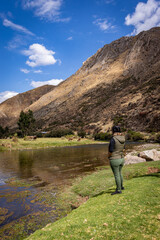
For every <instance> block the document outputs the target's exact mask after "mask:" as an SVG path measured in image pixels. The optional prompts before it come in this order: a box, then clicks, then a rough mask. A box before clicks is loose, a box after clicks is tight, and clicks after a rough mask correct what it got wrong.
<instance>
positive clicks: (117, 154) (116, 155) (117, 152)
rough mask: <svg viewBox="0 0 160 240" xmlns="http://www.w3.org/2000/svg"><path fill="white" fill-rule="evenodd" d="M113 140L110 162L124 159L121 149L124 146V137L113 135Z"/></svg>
mask: <svg viewBox="0 0 160 240" xmlns="http://www.w3.org/2000/svg"><path fill="white" fill-rule="evenodd" d="M113 139H114V141H115V144H114V149H113V152H112V155H111V157H110V160H112V159H120V158H124V154H123V149H124V144H125V137H124V136H123V135H121V134H120V135H119V134H118V135H114V136H113Z"/></svg>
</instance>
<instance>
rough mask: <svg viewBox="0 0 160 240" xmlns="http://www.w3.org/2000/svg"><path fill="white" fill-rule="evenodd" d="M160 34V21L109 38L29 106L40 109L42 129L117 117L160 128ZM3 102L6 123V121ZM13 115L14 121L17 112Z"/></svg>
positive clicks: (130, 124)
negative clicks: (127, 34) (135, 32)
mask: <svg viewBox="0 0 160 240" xmlns="http://www.w3.org/2000/svg"><path fill="white" fill-rule="evenodd" d="M159 39H160V28H159V27H157V28H153V29H151V30H149V31H145V32H141V33H140V34H138V35H137V36H135V37H122V38H120V39H118V40H116V41H114V42H112V43H111V44H106V45H105V46H104V47H103V48H101V49H99V50H98V51H97V53H96V54H95V55H93V56H92V57H90V58H89V59H87V60H86V61H85V62H84V63H83V66H82V67H81V68H80V69H79V70H78V71H77V72H76V73H75V74H74V75H72V76H71V77H70V78H68V79H67V80H65V81H64V82H62V83H61V84H59V85H58V86H57V87H56V88H53V89H52V90H51V91H49V92H47V93H45V94H42V95H41V96H40V97H38V98H37V99H35V100H34V101H33V103H31V102H30V104H28V106H26V107H25V110H27V109H31V110H32V111H33V112H34V116H35V118H36V120H37V122H38V123H39V125H41V129H49V130H51V129H53V128H55V127H57V126H58V127H59V126H63V127H69V128H72V129H77V127H80V126H83V127H84V128H85V130H87V131H93V130H95V129H97V130H105V131H106V130H107V129H108V128H109V127H111V125H112V124H113V122H114V123H117V122H120V124H121V126H122V127H125V128H130V129H133V130H140V131H146V130H149V131H160V114H159V113H160V110H159V109H160V108H159V106H160V101H159V95H160V94H159V92H160V84H159V81H160V41H159ZM16 97H17V96H16ZM16 97H14V98H16ZM14 98H12V99H14ZM12 99H10V102H8V101H9V100H7V101H6V102H5V104H7V105H5V106H6V107H5V108H6V109H7V110H8V108H9V107H10V106H11V105H12V106H13V105H16V103H14V104H13V102H12ZM3 104H4V103H2V104H1V105H0V118H1V120H0V124H2V123H3V125H6V121H4V119H5V118H4V117H3V116H4V108H3ZM27 107H28V108H27ZM7 116H8V121H7V124H8V125H9V126H12V124H13V122H15V119H16V117H17V115H16V116H14V119H13V115H12V116H11V114H8V115H7Z"/></svg>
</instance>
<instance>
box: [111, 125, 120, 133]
mask: <svg viewBox="0 0 160 240" xmlns="http://www.w3.org/2000/svg"><path fill="white" fill-rule="evenodd" d="M112 132H113V133H116V132H118V133H120V132H121V129H120V127H119V126H113V127H112Z"/></svg>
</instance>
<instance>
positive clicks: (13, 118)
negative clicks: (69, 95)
mask: <svg viewBox="0 0 160 240" xmlns="http://www.w3.org/2000/svg"><path fill="white" fill-rule="evenodd" d="M54 88H55V87H54V86H49V85H45V86H42V87H38V88H35V89H33V90H30V91H27V92H24V93H20V94H18V95H16V96H14V97H12V98H9V99H7V100H6V101H4V102H2V103H1V104H0V125H1V126H9V127H10V128H15V127H17V124H16V123H17V120H18V118H19V114H20V112H21V111H22V110H23V111H25V110H26V108H27V107H29V106H30V105H32V103H34V102H35V101H37V100H38V99H39V98H40V97H41V96H43V95H44V94H46V93H48V92H50V91H51V90H53V89H54Z"/></svg>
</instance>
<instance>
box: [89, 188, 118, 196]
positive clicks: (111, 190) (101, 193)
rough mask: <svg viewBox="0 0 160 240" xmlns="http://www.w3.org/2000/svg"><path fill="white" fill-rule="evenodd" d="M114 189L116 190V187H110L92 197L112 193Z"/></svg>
mask: <svg viewBox="0 0 160 240" xmlns="http://www.w3.org/2000/svg"><path fill="white" fill-rule="evenodd" d="M114 191H115V189H108V190H106V191H102V192H100V193H97V194H95V195H93V196H92V197H98V196H101V195H103V194H106V193H108V194H110V193H112V192H114Z"/></svg>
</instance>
